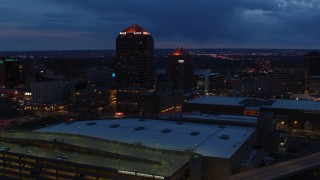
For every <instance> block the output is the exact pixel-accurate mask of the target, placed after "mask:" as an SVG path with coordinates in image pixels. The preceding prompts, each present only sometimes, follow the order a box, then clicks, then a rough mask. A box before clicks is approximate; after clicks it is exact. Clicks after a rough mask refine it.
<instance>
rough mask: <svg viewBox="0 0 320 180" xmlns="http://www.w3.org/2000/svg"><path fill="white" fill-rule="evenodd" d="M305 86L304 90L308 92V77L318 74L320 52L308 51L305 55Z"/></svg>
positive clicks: (319, 74)
mask: <svg viewBox="0 0 320 180" xmlns="http://www.w3.org/2000/svg"><path fill="white" fill-rule="evenodd" d="M304 64H305V76H304V77H305V88H304V92H305V93H306V94H307V93H309V88H310V77H312V76H320V54H319V52H310V53H308V54H306V55H305V58H304Z"/></svg>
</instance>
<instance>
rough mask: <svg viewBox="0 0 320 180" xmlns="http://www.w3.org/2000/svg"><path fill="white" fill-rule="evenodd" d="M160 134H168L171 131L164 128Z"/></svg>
mask: <svg viewBox="0 0 320 180" xmlns="http://www.w3.org/2000/svg"><path fill="white" fill-rule="evenodd" d="M161 132H163V133H169V132H171V129H168V128H165V129H163V130H162V131H161Z"/></svg>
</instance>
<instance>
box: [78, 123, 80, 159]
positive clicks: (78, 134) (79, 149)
mask: <svg viewBox="0 0 320 180" xmlns="http://www.w3.org/2000/svg"><path fill="white" fill-rule="evenodd" d="M79 141H80V126H78V153H79V152H80V143H79Z"/></svg>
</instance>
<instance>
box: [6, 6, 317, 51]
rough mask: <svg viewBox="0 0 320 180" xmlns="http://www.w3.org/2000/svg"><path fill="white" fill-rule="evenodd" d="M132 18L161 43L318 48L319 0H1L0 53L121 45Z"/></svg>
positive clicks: (171, 45) (158, 45) (164, 45)
mask: <svg viewBox="0 0 320 180" xmlns="http://www.w3.org/2000/svg"><path fill="white" fill-rule="evenodd" d="M133 23H137V24H139V25H140V26H142V27H144V28H145V29H147V30H149V31H150V32H151V34H152V36H153V38H154V40H155V47H156V48H175V47H177V46H179V45H182V46H183V47H185V48H307V49H308V48H311V49H320V0H0V42H1V43H0V51H15V50H83V49H92V50H99V49H102V50H103V49H115V38H116V36H117V35H118V33H119V32H120V31H121V30H123V29H125V28H126V27H127V26H129V25H131V24H133Z"/></svg>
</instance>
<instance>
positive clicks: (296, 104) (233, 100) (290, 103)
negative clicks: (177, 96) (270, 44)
mask: <svg viewBox="0 0 320 180" xmlns="http://www.w3.org/2000/svg"><path fill="white" fill-rule="evenodd" d="M185 103H186V104H188V103H190V104H211V105H229V106H248V107H251V108H252V107H265V108H268V107H270V108H279V109H296V110H300V109H301V110H317V111H320V102H316V101H305V100H299V101H297V100H286V99H272V100H261V99H255V98H244V97H222V96H203V97H199V98H196V99H192V100H189V101H188V102H185Z"/></svg>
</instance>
